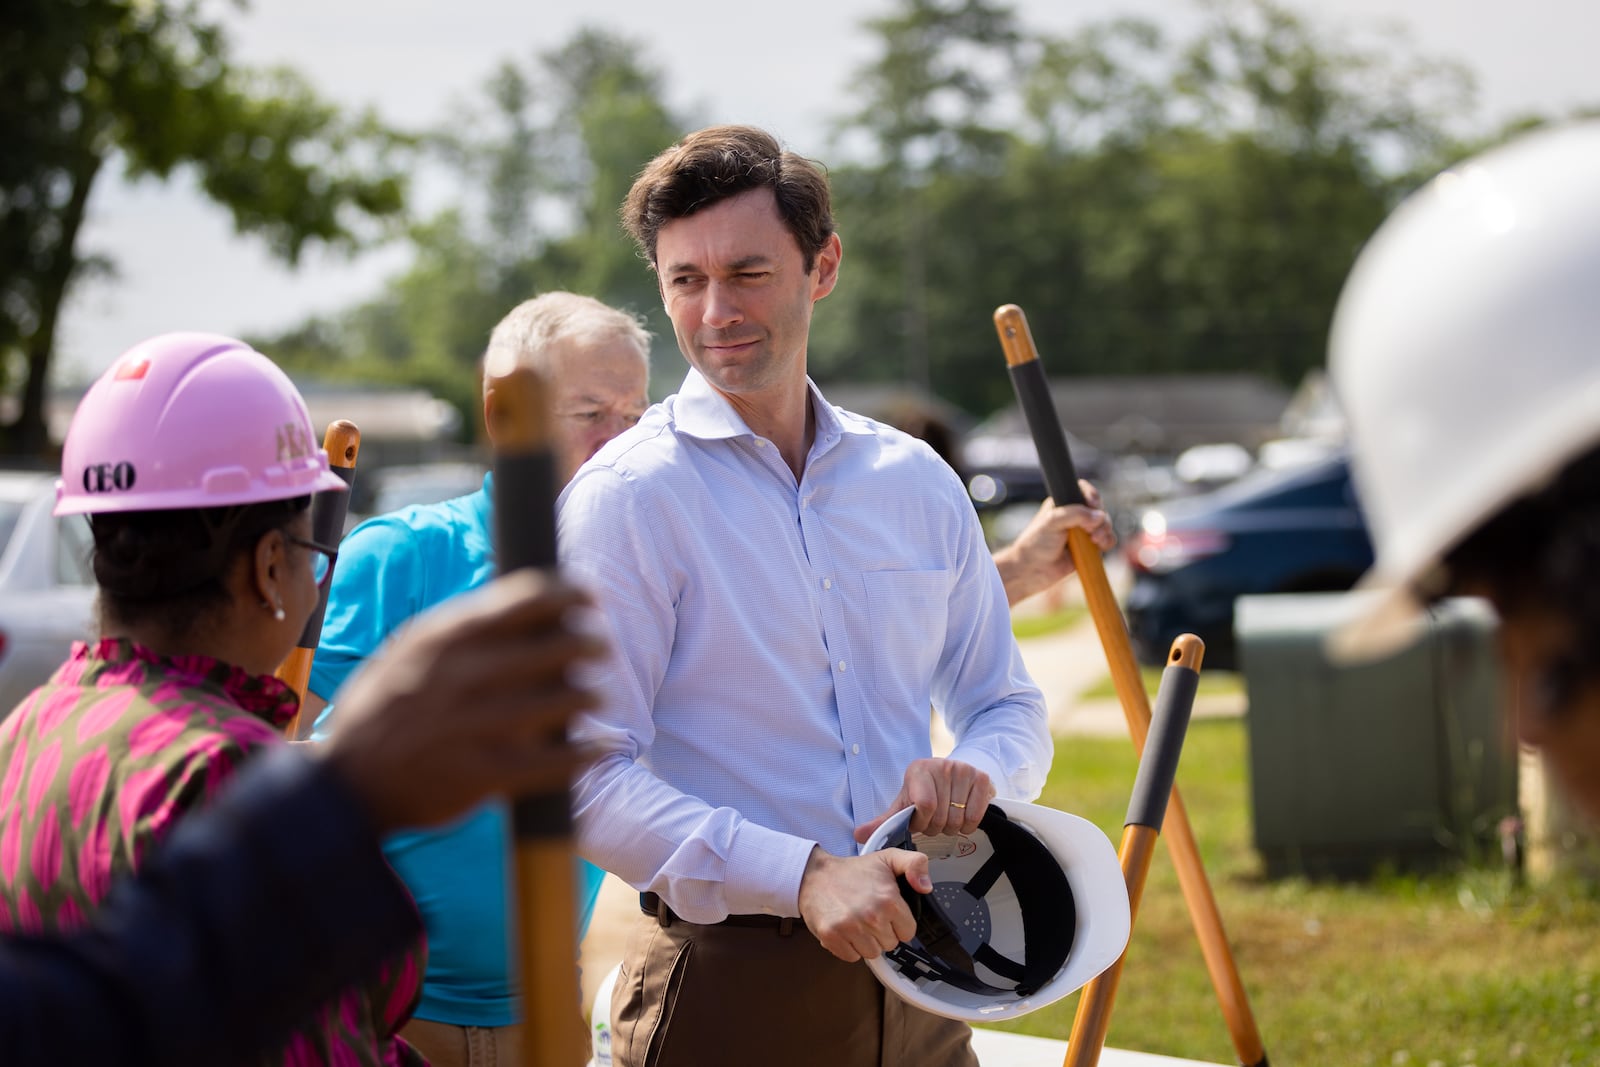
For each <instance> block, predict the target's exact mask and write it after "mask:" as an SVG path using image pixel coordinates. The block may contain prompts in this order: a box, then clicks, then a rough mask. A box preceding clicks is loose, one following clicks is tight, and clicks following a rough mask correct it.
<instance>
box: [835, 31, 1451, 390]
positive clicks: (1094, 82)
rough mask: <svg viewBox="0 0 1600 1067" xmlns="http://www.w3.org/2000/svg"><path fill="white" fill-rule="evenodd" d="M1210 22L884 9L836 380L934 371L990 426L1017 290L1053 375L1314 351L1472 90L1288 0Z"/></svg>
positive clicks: (1286, 372)
mask: <svg viewBox="0 0 1600 1067" xmlns="http://www.w3.org/2000/svg"><path fill="white" fill-rule="evenodd" d="M980 9H981V11H982V12H983V13H984V17H982V18H979V17H978V12H979V11H980ZM1204 15H1205V18H1204V20H1203V25H1202V27H1201V29H1200V31H1199V32H1198V33H1196V34H1195V35H1193V37H1192V38H1190V39H1189V40H1168V39H1167V38H1166V37H1165V36H1164V35H1163V34H1162V33H1161V32H1160V31H1159V30H1158V29H1157V28H1156V27H1155V26H1153V25H1151V24H1149V23H1145V22H1141V21H1138V20H1126V19H1124V20H1113V21H1111V22H1105V23H1095V24H1090V25H1088V26H1085V27H1084V28H1083V29H1081V30H1079V31H1077V32H1075V33H1073V34H1071V35H1070V36H1063V37H1052V36H1048V35H1039V34H1022V33H1021V32H1020V30H1019V29H1018V28H1017V27H1015V26H1014V25H1010V24H1008V23H1007V22H1006V21H1005V18H1006V10H1005V9H1004V8H1001V7H999V6H998V5H992V4H982V3H980V2H978V0H973V2H971V3H955V2H937V0H902V3H901V4H900V5H899V8H898V9H897V13H896V14H895V15H893V16H891V17H889V18H885V19H880V20H877V21H876V22H874V23H872V24H871V25H872V26H873V27H874V28H875V29H876V30H877V31H878V32H879V33H880V34H882V35H883V37H884V40H883V43H882V46H881V50H880V57H879V58H878V59H877V60H876V61H875V62H874V64H873V66H872V67H871V68H869V70H868V71H866V72H864V74H863V76H862V78H861V84H862V85H864V86H865V87H866V90H867V97H866V101H865V104H866V106H864V107H863V108H861V109H860V110H859V111H858V112H856V113H855V114H854V115H852V116H850V117H849V118H848V119H847V120H846V121H845V123H844V125H843V130H842V133H843V137H842V138H841V143H842V144H846V145H853V146H858V147H859V146H861V145H863V144H864V145H865V151H862V152H860V153H859V155H858V157H857V158H855V159H853V160H851V161H850V162H848V163H846V164H844V165H841V166H836V167H835V168H834V170H833V176H834V188H835V191H836V206H837V213H838V215H839V218H840V224H841V229H842V230H843V233H844V236H845V244H846V248H847V251H848V253H849V254H848V256H847V263H846V269H847V271H849V272H850V276H851V282H850V286H849V287H841V290H842V292H841V294H836V295H835V296H833V297H830V300H829V302H830V306H829V307H828V308H827V309H826V310H825V311H823V312H821V313H819V316H818V320H817V322H818V326H817V329H816V331H815V332H814V335H813V338H814V344H813V352H814V356H815V359H814V363H815V365H816V366H817V367H818V369H819V370H820V371H821V372H823V373H833V374H839V373H849V374H851V375H852V376H857V377H860V376H874V377H885V376H898V377H908V378H911V379H913V380H916V379H918V378H919V377H921V378H923V380H925V381H928V382H930V383H931V384H932V386H933V388H934V389H935V391H937V392H940V393H941V394H943V395H945V396H949V397H951V398H953V399H955V400H957V401H958V402H959V403H961V404H963V405H964V406H967V407H968V408H969V409H970V410H972V411H973V412H974V413H977V414H983V413H985V412H987V411H988V410H992V409H993V408H994V407H997V406H1000V405H1002V404H1005V403H1008V402H1009V387H1008V385H1007V383H1006V380H1005V377H1004V375H1003V374H1001V373H998V359H999V351H998V348H997V342H996V340H995V337H994V333H993V327H992V325H991V322H990V316H991V314H992V312H993V310H994V308H995V307H996V306H997V305H999V304H1002V303H1008V302H1015V303H1018V304H1021V305H1022V306H1023V307H1024V308H1026V309H1027V311H1028V313H1029V319H1030V324H1031V326H1032V329H1033V333H1034V336H1035V338H1036V339H1037V340H1038V341H1039V344H1040V347H1041V349H1042V350H1043V351H1045V352H1046V353H1047V354H1048V355H1049V356H1050V358H1051V366H1052V370H1053V372H1054V373H1059V374H1090V373H1099V374H1103V373H1134V374H1137V373H1146V372H1172V371H1184V372H1194V371H1246V372H1254V373H1260V374H1264V375H1268V376H1272V377H1276V378H1279V379H1282V380H1284V381H1286V382H1294V381H1296V380H1298V379H1299V377H1300V376H1301V375H1303V374H1304V372H1305V371H1306V370H1308V369H1309V368H1311V367H1314V366H1317V365H1319V364H1320V363H1321V362H1322V359H1323V356H1322V353H1323V348H1324V344H1325V337H1326V328H1327V322H1328V319H1329V317H1330V316H1331V314H1332V310H1333V303H1334V301H1335V299H1336V297H1337V294H1338V290H1339V286H1340V284H1341V282H1342V279H1343V277H1344V275H1345V274H1346V272H1347V271H1348V269H1349V267H1350V264H1351V262H1352V261H1353V259H1354V257H1355V254H1356V251H1357V250H1358V248H1359V247H1360V245H1361V243H1362V242H1363V241H1364V240H1365V239H1366V237H1367V236H1368V235H1369V234H1370V233H1371V232H1372V230H1373V229H1374V228H1375V227H1376V225H1377V223H1378V221H1379V220H1381V218H1382V217H1383V215H1384V214H1385V213H1386V212H1387V211H1388V210H1389V209H1390V208H1391V207H1392V206H1393V204H1394V203H1395V201H1396V200H1397V199H1398V197H1399V196H1400V195H1401V194H1402V193H1403V192H1404V191H1405V190H1407V189H1409V188H1411V187H1412V186H1413V185H1414V184H1415V183H1416V182H1417V180H1418V179H1419V177H1420V176H1422V175H1425V174H1429V173H1432V172H1433V170H1435V169H1436V168H1437V167H1438V166H1439V165H1440V164H1441V163H1444V162H1447V161H1448V158H1447V157H1448V156H1449V155H1450V154H1451V153H1452V151H1453V147H1452V146H1453V144H1454V142H1453V141H1452V140H1451V138H1450V137H1449V136H1448V135H1447V133H1446V132H1445V131H1446V130H1447V128H1448V126H1449V120H1450V119H1452V118H1454V117H1458V116H1459V115H1460V114H1462V113H1463V111H1464V110H1465V108H1466V107H1467V105H1468V104H1470V100H1471V96H1470V93H1471V85H1470V79H1469V78H1467V77H1466V76H1465V74H1464V73H1463V72H1461V71H1460V70H1458V69H1457V68H1454V67H1451V66H1450V65H1448V64H1439V63H1433V62H1428V61H1421V60H1415V59H1412V58H1411V57H1409V56H1408V55H1406V54H1404V53H1403V52H1398V51H1395V50H1391V49H1387V48H1383V47H1379V48H1366V47H1356V46H1353V45H1350V44H1348V43H1347V42H1346V41H1343V40H1341V39H1339V38H1337V37H1334V36H1332V35H1329V34H1327V33H1325V32H1322V31H1320V30H1317V29H1314V28H1313V27H1312V26H1311V25H1310V24H1309V23H1308V22H1307V21H1306V20H1305V19H1303V18H1301V17H1300V16H1298V15H1296V14H1294V13H1293V12H1291V11H1289V10H1288V9H1286V8H1284V7H1281V6H1279V5H1278V4H1276V3H1273V2H1272V0H1218V2H1211V3H1207V4H1205V5H1204ZM935 29H937V32H935ZM1008 63H1009V64H1013V67H1010V68H1008V67H1007V64H1008ZM1009 69H1014V70H1015V75H1014V76H1013V77H1009V78H1007V77H997V76H996V74H997V73H998V72H1001V71H1003V70H1009ZM852 264H853V266H852ZM841 296H842V299H841ZM835 301H837V302H835ZM846 346H849V347H846ZM913 350H914V351H913ZM894 353H903V354H901V356H900V358H899V359H895V358H892V355H891V356H890V358H883V357H884V356H885V355H890V354H894ZM861 355H870V356H873V357H876V358H874V359H873V360H872V362H870V363H867V364H864V365H863V364H853V363H852V362H851V361H852V360H854V359H856V358H857V357H859V356H861ZM918 368H921V369H920V370H919V369H918ZM924 376H925V377H924Z"/></svg>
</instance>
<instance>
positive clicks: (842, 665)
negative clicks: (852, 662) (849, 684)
mask: <svg viewBox="0 0 1600 1067" xmlns="http://www.w3.org/2000/svg"><path fill="white" fill-rule="evenodd" d="M849 669H850V668H849V667H848V666H846V665H845V662H844V660H840V661H839V670H840V671H841V672H843V671H847V670H849Z"/></svg>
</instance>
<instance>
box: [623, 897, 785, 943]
mask: <svg viewBox="0 0 1600 1067" xmlns="http://www.w3.org/2000/svg"><path fill="white" fill-rule="evenodd" d="M639 910H640V911H642V912H644V913H645V914H646V915H649V916H653V917H654V918H655V920H656V922H658V923H660V924H661V925H662V926H671V925H672V924H673V923H689V920H688V919H684V918H680V917H679V916H678V915H677V913H675V912H674V911H673V910H672V909H671V908H669V907H667V902H666V901H664V900H662V899H661V897H660V896H659V895H657V894H655V893H640V894H639ZM689 925H690V926H747V927H751V928H753V929H761V930H776V931H777V932H778V933H779V934H780V935H782V936H784V937H787V936H789V935H790V934H791V933H793V932H794V931H795V930H804V929H805V928H806V924H805V923H804V922H803V921H801V920H800V919H796V918H793V917H792V916H788V915H730V916H728V917H727V918H726V919H723V920H722V921H721V922H718V923H689Z"/></svg>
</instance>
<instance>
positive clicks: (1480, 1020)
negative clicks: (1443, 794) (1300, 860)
mask: <svg viewBox="0 0 1600 1067" xmlns="http://www.w3.org/2000/svg"><path fill="white" fill-rule="evenodd" d="M1247 765H1248V763H1247V755H1246V731H1245V726H1244V724H1243V723H1242V722H1240V721H1238V720H1209V721H1199V722H1196V723H1194V725H1193V726H1192V727H1191V729H1190V730H1189V735H1188V739H1187V743H1186V745H1185V749H1184V754H1183V761H1182V764H1181V767H1180V769H1179V774H1178V778H1179V783H1180V787H1181V789H1182V792H1183V798H1184V803H1185V805H1186V806H1187V809H1188V812H1189V819H1190V822H1191V824H1192V826H1193V828H1194V832H1195V835H1196V837H1197V838H1198V841H1199V844H1200V848H1201V851H1202V853H1203V855H1204V858H1205V863H1206V872H1207V874H1208V875H1209V877H1210V881H1211V886H1212V890H1213V892H1214V893H1215V894H1216V897H1217V903H1218V907H1219V908H1220V910H1221V913H1222V917H1223V921H1224V923H1225V924H1226V926H1227V928H1228V934H1229V939H1230V941H1231V942H1232V944H1233V948H1234V954H1235V958H1236V960H1237V962H1238V966H1239V972H1240V974H1241V976H1242V978H1243V980H1244V984H1245V988H1246V990H1247V992H1248V994H1249V997H1250V1004H1251V1008H1252V1010H1253V1011H1254V1014H1255V1018H1256V1025H1257V1027H1258V1029H1259V1030H1260V1032H1261V1036H1262V1040H1263V1041H1264V1043H1265V1045H1266V1049H1267V1053H1268V1055H1269V1056H1270V1057H1271V1060H1272V1062H1273V1063H1274V1064H1279V1065H1284V1067H1362V1065H1381V1067H1399V1065H1406V1067H1466V1065H1479V1067H1490V1065H1499V1064H1518V1065H1520V1064H1526V1065H1529V1067H1532V1065H1538V1067H1546V1065H1568V1064H1570V1065H1578V1064H1592V1063H1600V1034H1597V1033H1596V1022H1595V1020H1596V1011H1595V1004H1594V1002H1593V998H1594V997H1595V996H1596V995H1600V982H1597V981H1596V974H1597V973H1600V891H1596V890H1595V889H1594V888H1592V887H1583V886H1577V885H1573V884H1571V883H1563V884H1560V885H1549V886H1540V887H1536V888H1530V889H1516V888H1514V887H1513V886H1512V885H1511V883H1510V879H1509V876H1508V875H1507V874H1506V873H1505V872H1503V871H1491V870H1466V871H1462V872H1460V873H1457V874H1454V875H1436V876H1432V877H1428V878H1418V877H1410V876H1395V875H1391V876H1388V877H1381V878H1378V879H1376V880H1374V881H1373V882H1369V883H1360V884H1351V883H1344V884H1340V883H1308V882H1305V881H1299V880H1292V881H1283V882H1267V881H1265V880H1264V879H1263V878H1262V877H1261V873H1260V865H1259V861H1258V860H1257V858H1256V856H1255V853H1254V851H1253V850H1252V848H1251V846H1250V812H1249V804H1250V801H1249V787H1248V782H1247V780H1246V768H1247ZM1134 770H1135V761H1134V757H1133V751H1132V746H1131V745H1129V744H1128V742H1127V741H1125V740H1122V739H1120V738H1116V739H1096V738H1072V739H1069V740H1064V741H1061V742H1060V743H1059V744H1058V746H1057V750H1056V761H1055V766H1054V769H1053V770H1052V772H1051V776H1050V781H1049V784H1048V786H1047V787H1046V789H1045V793H1044V796H1043V798H1042V799H1043V802H1044V803H1046V804H1050V805H1052V806H1054V807H1059V808H1063V809H1065V810H1067V811H1072V812H1075V813H1077V814H1079V815H1082V816H1084V817H1085V818H1088V819H1090V820H1091V821H1093V822H1095V823H1096V824H1097V825H1098V826H1100V827H1101V829H1103V830H1104V831H1105V832H1106V833H1107V834H1108V835H1109V836H1110V837H1111V840H1112V841H1113V842H1114V843H1120V841H1121V838H1122V819H1123V816H1124V814H1125V812H1126V809H1127V803H1128V792H1129V789H1130V787H1131V785H1132V782H1133V775H1134ZM1077 999H1078V998H1077V996H1076V995H1074V996H1072V997H1070V998H1068V999H1066V1000H1064V1001H1061V1002H1059V1003H1057V1004H1055V1005H1052V1006H1051V1007H1049V1008H1046V1009H1043V1010H1042V1011H1038V1012H1035V1013H1033V1014H1032V1015H1029V1016H1027V1017H1025V1018H1023V1019H1021V1020H1018V1021H1017V1022H1015V1023H1012V1024H1009V1025H1008V1026H1006V1027H1003V1029H1010V1030H1016V1031H1020V1032H1023V1033H1031V1034H1039V1035H1043V1036H1047V1037H1054V1038H1061V1039H1063V1040H1064V1039H1065V1038H1066V1037H1067V1035H1068V1032H1069V1031H1070V1030H1071V1027H1072V1015H1073V1011H1074V1010H1075V1008H1076V1006H1077ZM1108 1043H1109V1044H1110V1045H1112V1046H1114V1047H1117V1048H1125V1049H1135V1050H1139V1051H1144V1052H1153V1053H1161V1054H1165V1055H1169V1056H1182V1057H1189V1058H1193V1059H1198V1060H1206V1061H1211V1062H1215V1063H1220V1064H1233V1063H1237V1062H1238V1059H1237V1057H1236V1055H1235V1054H1234V1050H1233V1045H1232V1042H1231V1041H1230V1040H1229V1037H1228V1031H1227V1028H1226V1026H1225V1025H1224V1023H1223V1020H1222V1013H1221V1010H1220V1009H1219V1008H1218V1006H1217V1002H1216V998H1215V995H1214V994H1213V992H1212V989H1211V984H1210V980H1209V979H1208V977H1207V975H1206V971H1205V966H1204V963H1203V961H1202V960H1201V957H1200V950H1199V948H1198V946H1197V944H1196V942H1195V938H1194V934H1193V930H1192V928H1191V927H1190V925H1189V919H1188V913H1187V911H1186V910H1185V908H1184V904H1183V897H1182V895H1181V893H1180V892H1179V890H1178V884H1177V877H1176V875H1175V874H1174V873H1173V869H1172V862H1171V858H1170V857H1169V856H1168V854H1167V852H1166V849H1165V848H1164V847H1159V846H1158V849H1157V852H1156V857H1155V862H1154V863H1153V865H1152V867H1151V871H1150V878H1149V881H1148V883H1147V885H1146V889H1145V894H1144V897H1143V900H1142V903H1141V906H1140V909H1139V914H1138V916H1137V918H1136V920H1135V923H1134V932H1133V940H1132V943H1131V945H1130V947H1129V953H1128V958H1127V964H1126V967H1125V969H1124V971H1123V975H1122V981H1121V984H1120V986H1119V987H1118V992H1117V1000H1116V1003H1115V1010H1114V1012H1113V1015H1112V1021H1111V1031H1110V1036H1109V1041H1108Z"/></svg>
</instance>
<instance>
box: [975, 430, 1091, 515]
mask: <svg viewBox="0 0 1600 1067" xmlns="http://www.w3.org/2000/svg"><path fill="white" fill-rule="evenodd" d="M1007 414H1009V413H1007ZM1012 422H1016V423H1017V425H1012ZM1020 422H1021V416H1020V415H1019V416H1018V417H1017V418H1016V419H1015V420H1009V419H1001V418H999V417H997V418H994V419H991V420H989V422H987V423H985V424H983V425H982V426H980V427H979V428H977V429H976V430H973V431H972V433H971V434H969V435H968V436H967V439H966V441H965V442H964V444H963V445H962V448H961V463H960V464H959V465H957V469H958V470H960V471H961V472H962V474H963V475H964V476H965V477H966V480H967V493H968V495H970V496H971V497H972V503H973V504H974V505H975V506H976V507H977V508H978V510H979V511H983V510H986V509H988V508H999V507H1004V506H1009V505H1014V504H1032V505H1034V506H1035V507H1037V506H1038V504H1039V502H1040V501H1041V500H1043V499H1044V498H1045V497H1047V496H1049V495H1050V491H1049V490H1048V489H1046V488H1045V484H1044V473H1043V472H1042V471H1040V469H1039V451H1038V449H1037V448H1035V447H1034V444H1033V438H1032V437H1030V436H1029V435H1028V431H1027V428H1026V427H1025V426H1022V425H1020ZM1067 451H1068V454H1069V455H1070V456H1071V457H1072V465H1073V467H1074V468H1075V469H1076V470H1077V472H1078V477H1080V478H1087V479H1088V480H1089V481H1091V482H1094V483H1096V484H1097V485H1100V484H1102V483H1103V479H1104V476H1105V472H1106V462H1107V457H1106V456H1105V454H1104V453H1102V452H1101V451H1100V450H1099V449H1097V448H1095V447H1094V446H1093V445H1090V444H1088V443H1087V442H1085V441H1082V440H1079V439H1078V438H1076V437H1073V436H1072V435H1071V434H1067Z"/></svg>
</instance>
